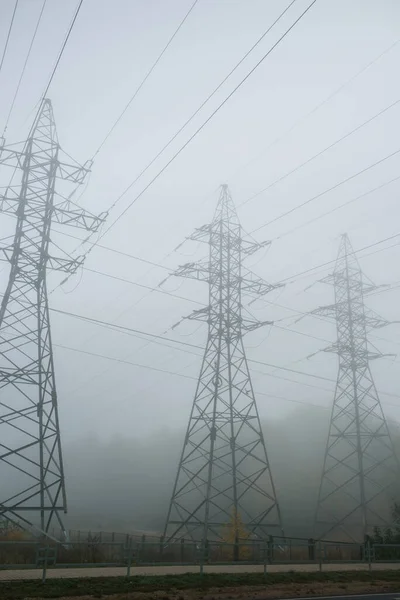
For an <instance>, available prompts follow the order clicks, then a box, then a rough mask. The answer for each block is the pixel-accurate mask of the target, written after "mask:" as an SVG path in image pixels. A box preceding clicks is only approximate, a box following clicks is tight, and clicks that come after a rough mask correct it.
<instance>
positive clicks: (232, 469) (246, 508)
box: [164, 185, 282, 554]
mask: <svg viewBox="0 0 400 600" xmlns="http://www.w3.org/2000/svg"><path fill="white" fill-rule="evenodd" d="M242 236H243V230H242V228H241V225H240V223H239V220H238V217H237V214H236V209H235V207H234V204H233V201H232V198H231V195H230V193H229V190H228V187H227V185H223V186H222V188H221V194H220V198H219V202H218V205H217V209H216V212H215V216H214V218H213V220H212V222H211V224H209V225H205V226H203V227H201V228H200V229H197V230H195V232H194V233H193V235H191V236H190V238H188V239H191V240H195V241H204V242H206V243H207V244H208V245H209V259H208V261H200V262H198V263H189V264H185V265H183V266H181V267H180V268H179V269H178V270H177V271H176V272H175V273H174V274H175V275H179V276H182V277H188V278H192V279H197V280H201V281H205V282H207V283H208V287H209V305H208V306H207V307H206V308H204V309H200V310H197V311H195V312H194V313H192V314H191V315H190V316H189V317H187V318H189V319H196V320H200V321H203V322H205V323H207V324H208V337H207V342H206V347H205V350H204V356H203V362H202V365H201V369H200V375H199V379H198V384H197V388H196V392H195V397H194V402H193V406H192V411H191V414H190V418H189V424H188V427H187V432H186V436H185V440H184V444H183V449H182V454H181V457H180V461H179V466H178V472H177V476H176V480H175V484H174V487H173V493H172V498H171V502H170V505H169V510H168V515H167V520H166V526H165V532H164V536H165V540H166V542H168V541H170V540H174V539H179V538H183V537H186V538H189V539H192V540H196V541H201V542H203V543H204V542H205V541H207V540H213V539H221V538H224V535H226V525H227V524H228V523H229V521H230V520H231V519H232V517H234V518H235V519H240V522H241V523H242V524H243V528H244V529H245V530H246V532H248V534H253V535H255V536H258V537H262V538H265V537H266V536H267V534H271V533H277V534H278V535H281V531H282V523H281V516H280V511H279V505H278V501H277V496H276V492H275V487H274V483H273V479H272V474H271V467H270V463H269V461H268V457H267V451H266V446H265V440H264V435H263V432H262V429H261V424H260V419H259V415H258V411H257V405H256V400H255V396H254V391H253V386H252V382H251V377H250V372H249V368H248V364H247V360H246V354H245V349H244V346H243V335H244V333H246V332H248V331H252V330H254V329H256V328H258V327H260V326H262V325H265V324H267V322H257V321H254V320H252V318H250V319H247V318H245V317H244V316H243V308H242V295H244V294H249V295H250V296H253V297H257V296H258V295H263V294H266V293H267V292H269V291H270V290H272V289H274V287H276V286H273V285H271V284H269V283H266V282H264V281H263V280H261V279H259V278H258V277H257V276H256V275H254V274H253V273H252V272H251V271H249V270H248V269H245V268H244V267H243V265H242V261H243V259H244V258H245V257H246V256H248V255H250V254H252V253H253V252H255V251H257V250H258V249H259V248H260V247H262V246H265V245H267V244H269V243H270V242H264V243H262V244H258V243H255V242H253V241H251V240H247V239H244V238H243V237H242ZM268 324H272V323H271V322H268ZM238 536H239V531H236V533H235V548H236V550H237V545H236V543H237V542H238V541H239V539H238ZM236 554H237V551H236Z"/></svg>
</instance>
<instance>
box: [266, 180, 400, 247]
mask: <svg viewBox="0 0 400 600" xmlns="http://www.w3.org/2000/svg"><path fill="white" fill-rule="evenodd" d="M399 179H400V175H398V176H397V177H393V179H389V180H388V181H385V182H384V183H381V184H380V185H378V186H376V187H374V188H372V189H370V190H367V191H366V192H363V193H362V194H359V195H358V196H356V197H355V198H351V199H350V200H347V202H343V204H339V206H335V208H332V209H331V210H328V211H327V212H324V213H322V214H321V215H318V216H317V217H314V218H313V219H309V220H308V221H306V222H305V223H301V224H300V225H297V226H296V227H293V229H289V230H288V231H285V232H284V233H281V234H280V235H279V236H278V238H277V239H279V240H281V239H282V238H283V237H286V236H287V235H290V234H292V233H294V232H295V231H298V230H299V229H302V228H303V227H306V226H307V225H310V224H311V223H315V221H318V220H319V219H322V218H323V217H327V216H328V215H331V214H333V213H334V212H336V211H338V210H341V209H342V208H344V207H345V206H349V205H350V204H352V203H353V202H356V201H357V200H360V199H361V198H365V197H366V196H369V194H372V193H373V192H376V191H378V190H381V189H383V188H384V187H386V186H387V185H389V184H391V183H393V182H395V181H398V180H399Z"/></svg>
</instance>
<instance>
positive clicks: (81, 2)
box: [28, 0, 83, 137]
mask: <svg viewBox="0 0 400 600" xmlns="http://www.w3.org/2000/svg"><path fill="white" fill-rule="evenodd" d="M82 4H83V0H80V1H79V4H78V6H77V7H76V10H75V13H74V16H73V18H72V21H71V25H70V26H69V28H68V31H67V35H66V36H65V39H64V42H63V44H62V46H61V50H60V52H59V54H58V57H57V60H56V64H55V65H54V67H53V70H52V72H51V75H50V78H49V81H48V83H47V86H46V88H45V90H44V92H43V95H42V98H41V101H40V104H41V103H42V102H43V100H44V98H46V95H47V92H48V91H49V88H50V86H51V83H52V81H53V78H54V75H55V74H56V71H57V69H58V65H59V63H60V60H61V57H62V55H63V54H64V50H65V47H66V45H67V43H68V40H69V37H70V35H71V32H72V30H73V28H74V25H75V21H76V19H77V18H78V15H79V11H80V10H81V6H82ZM39 110H40V106H39ZM38 112H39V111H38ZM28 137H29V136H28Z"/></svg>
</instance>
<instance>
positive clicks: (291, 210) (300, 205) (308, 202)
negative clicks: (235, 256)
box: [251, 148, 400, 233]
mask: <svg viewBox="0 0 400 600" xmlns="http://www.w3.org/2000/svg"><path fill="white" fill-rule="evenodd" d="M399 152H400V148H398V149H397V150H395V151H394V152H391V153H390V154H388V155H387V156H384V157H383V158H380V159H379V160H377V161H376V162H374V163H372V164H371V165H368V167H364V169H361V171H358V172H357V173H353V175H350V176H349V177H346V178H345V179H342V180H341V181H339V182H338V183H335V185H333V186H331V187H330V188H328V189H326V190H324V191H323V192H320V193H319V194H316V195H315V196H313V197H312V198H309V199H308V200H305V201H304V202H302V203H301V204H298V205H297V206H294V207H293V208H291V209H289V210H287V211H286V212H284V213H281V214H280V215H278V216H277V217H274V218H273V219H271V220H270V221H268V222H267V223H264V224H263V225H259V226H258V227H256V228H255V229H253V230H252V232H251V233H255V232H256V231H260V229H264V227H268V225H271V224H272V223H275V222H276V221H279V220H280V219H283V218H284V217H287V216H288V215H291V214H292V213H294V212H296V211H297V210H300V208H303V207H304V206H307V205H308V204H310V203H311V202H314V200H317V199H318V198H321V197H322V196H324V195H325V194H327V193H328V192H332V191H333V190H335V189H337V188H338V187H340V186H341V185H343V184H344V183H347V182H348V181H351V180H352V179H355V178H356V177H358V176H359V175H362V174H363V173H366V172H367V171H369V170H370V169H372V168H374V167H376V166H377V165H380V164H381V163H383V162H385V161H386V160H389V158H392V157H393V156H396V154H399Z"/></svg>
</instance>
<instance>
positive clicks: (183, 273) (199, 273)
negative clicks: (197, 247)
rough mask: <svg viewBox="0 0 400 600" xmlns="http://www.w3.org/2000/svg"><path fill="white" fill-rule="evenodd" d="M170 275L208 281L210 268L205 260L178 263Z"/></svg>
mask: <svg viewBox="0 0 400 600" xmlns="http://www.w3.org/2000/svg"><path fill="white" fill-rule="evenodd" d="M171 275H174V276H176V277H186V278H187V279H197V280H198V281H209V278H210V269H209V266H208V264H207V263H206V262H201V261H200V262H192V263H186V264H184V265H180V266H179V267H178V268H177V269H176V271H174V272H173V273H171Z"/></svg>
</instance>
